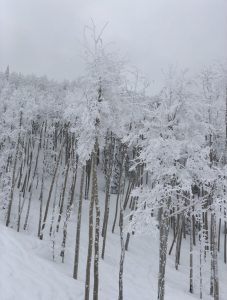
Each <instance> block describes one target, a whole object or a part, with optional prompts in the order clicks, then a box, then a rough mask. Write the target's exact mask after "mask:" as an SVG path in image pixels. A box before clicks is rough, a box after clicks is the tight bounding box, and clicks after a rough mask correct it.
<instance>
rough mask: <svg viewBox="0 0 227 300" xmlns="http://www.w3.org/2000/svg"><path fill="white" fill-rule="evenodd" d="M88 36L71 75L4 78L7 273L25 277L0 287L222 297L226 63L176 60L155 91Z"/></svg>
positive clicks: (80, 295) (99, 295)
mask: <svg viewBox="0 0 227 300" xmlns="http://www.w3.org/2000/svg"><path fill="white" fill-rule="evenodd" d="M88 30H89V34H90V35H91V36H92V43H91V44H89V45H88V44H86V45H85V48H84V58H85V59H84V64H85V72H84V74H83V75H82V76H80V77H79V78H78V79H76V80H74V81H68V80H65V81H62V82H57V81H54V80H49V79H47V78H46V77H38V76H35V75H26V76H25V75H22V74H21V73H16V72H13V70H12V71H11V69H10V67H7V69H6V70H4V71H2V72H0V217H1V232H2V233H1V235H2V239H1V245H0V250H1V253H2V251H3V252H4V251H5V252H7V251H9V253H10V251H14V250H15V251H14V252H15V254H14V255H16V256H12V257H9V258H8V259H6V258H5V259H4V258H3V259H1V260H2V263H3V269H2V270H5V273H6V274H8V275H4V274H5V273H4V272H3V274H2V275H1V276H0V277H1V281H2V280H3V279H2V277H4V276H8V279H7V280H9V278H10V276H14V275H15V274H16V275H15V276H14V277H13V279H12V280H14V282H16V281H19V283H18V287H17V285H16V288H15V286H14V287H12V286H10V284H9V286H8V287H5V285H4V284H3V285H2V284H1V286H3V291H0V293H4V289H5V292H6V293H8V294H7V296H8V298H7V296H6V298H4V299H21V300H24V299H44V300H45V299H46V300H49V299H61V300H64V299H65V300H70V299H78V300H79V299H84V300H89V299H93V300H98V299H107V300H112V299H118V300H123V299H130V300H133V299H135V300H138V299H143V300H145V299H159V300H164V299H166V300H168V299H189V300H190V299H205V300H208V299H214V300H219V299H220V300H224V299H226V297H227V296H226V295H227V289H226V276H227V271H226V270H227V267H226V262H227V253H226V252H227V249H226V247H227V202H226V199H227V198H226V197H227V181H226V176H227V68H226V64H225V63H224V62H223V63H215V64H212V65H210V66H206V67H204V68H203V69H201V70H200V71H199V72H198V73H195V74H192V73H191V72H189V71H188V70H183V71H181V70H178V69H177V68H175V67H170V68H169V69H168V70H167V71H166V72H165V74H164V75H163V77H164V78H163V85H162V87H161V88H160V90H159V91H158V92H157V93H155V94H153V95H151V93H150V92H149V91H150V84H149V80H148V79H147V78H145V77H144V76H143V75H142V74H141V73H140V72H139V71H138V70H137V69H136V68H134V67H131V66H129V64H128V62H127V61H125V60H124V59H123V58H121V56H120V55H119V53H117V52H113V51H111V50H109V48H108V47H106V46H105V45H104V43H103V40H102V36H101V34H99V33H98V34H97V32H96V30H95V27H91V28H89V29H88ZM7 236H9V238H8V239H7V238H6V237H7ZM13 239H14V240H15V241H14V242H13ZM20 239H21V240H22V241H23V242H22V244H19V242H17V241H19V240H20ZM4 241H5V242H4ZM7 245H8V246H7ZM7 247H8V248H7ZM23 247H25V248H23ZM11 248H12V249H11ZM4 249H5V250H4ZM7 249H8V250H7ZM13 249H14V250H13ZM25 249H27V250H25ZM28 249H29V250H28ZM26 251H27V252H26ZM32 251H33V252H32ZM14 252H13V253H14ZM31 253H33V254H31ZM32 255H36V256H38V257H39V259H35V258H34V257H33V256H32ZM19 256H21V257H19ZM1 257H2V255H1ZM19 258H20V259H19ZM11 260H12V261H13V263H11ZM4 261H5V264H4ZM33 263H34V266H33V267H32V266H31V265H32V264H33ZM45 263H46V265H47V266H46V267H44V265H45ZM17 264H18V265H17ZM39 264H40V266H39ZM141 264H143V265H142V267H141ZM145 266H146V267H147V266H148V267H149V270H148V269H147V271H146V274H145V273H143V270H142V269H143V268H145ZM10 268H11V269H10ZM23 268H24V271H23ZM26 268H33V269H31V270H30V269H29V270H30V271H29V272H31V274H30V275H29V276H27V275H26ZM9 269H10V270H11V271H10V270H9ZM17 269H20V271H18V270H17ZM52 269H53V273H52V271H51V270H52ZM7 270H8V271H7ZM14 272H15V273H14ZM17 272H19V273H17ZM23 272H25V274H24V273H23ZM42 273H43V276H44V274H46V277H45V278H46V279H45V281H46V284H45V286H44V285H41V283H40V280H41V278H40V276H42ZM58 273H61V276H62V277H57V274H58ZM12 274H14V275H12ZM62 274H63V275H62ZM20 276H22V280H21V281H20V280H19V279H18V278H19V277H20ZM23 276H24V277H23ZM26 276H27V277H28V278H27V277H26ZM59 276H60V275H59ZM63 276H64V278H63ZM145 277H146V278H145ZM130 280H131V282H132V284H130ZM3 281H4V280H3ZM33 281H34V282H33ZM67 281H68V282H70V286H69V285H67V284H68V283H66V282H67ZM26 282H31V286H29V283H28V284H27V283H26ZM43 284H44V283H43ZM51 285H52V289H53V291H56V294H48V293H49V292H48V286H51ZM61 285H62V288H61ZM1 286H0V289H1ZM149 286H150V287H149ZM37 289H40V290H42V291H43V295H44V296H40V298H39V296H38V295H39V294H36V290H37ZM64 289H65V291H67V293H65V294H64V293H63V292H64V291H63V290H64ZM11 290H14V292H15V293H21V294H18V295H22V296H18V298H15V294H10V293H11ZM23 290H25V294H23V293H24V291H23ZM26 290H27V291H26ZM29 290H30V292H29ZM178 290H179V291H180V292H179V295H178V294H177V293H178ZM142 291H144V294H143V293H142ZM29 293H30V294H29ZM1 295H2V294H1ZM13 295H14V296H13ZM23 295H24V296H23ZM26 295H30V296H28V297H30V298H26ZM31 295H34V298H31V297H32V296H31ZM53 295H55V296H53ZM73 295H74V296H73ZM0 298H1V297H0ZM1 299H2V298H1Z"/></svg>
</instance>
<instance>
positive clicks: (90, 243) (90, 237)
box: [84, 161, 95, 300]
mask: <svg viewBox="0 0 227 300" xmlns="http://www.w3.org/2000/svg"><path fill="white" fill-rule="evenodd" d="M93 163H95V162H94V161H93V162H92V164H93ZM92 176H93V174H92ZM93 210H94V185H93V184H92V192H91V200H90V205H89V230H88V253H87V266H86V279H85V297H84V300H89V293H90V273H91V260H92V246H93Z"/></svg>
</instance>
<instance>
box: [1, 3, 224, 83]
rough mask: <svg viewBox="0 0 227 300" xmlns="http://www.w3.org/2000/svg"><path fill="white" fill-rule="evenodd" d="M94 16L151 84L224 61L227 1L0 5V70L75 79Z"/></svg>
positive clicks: (58, 78) (105, 35)
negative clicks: (173, 70)
mask: <svg viewBox="0 0 227 300" xmlns="http://www.w3.org/2000/svg"><path fill="white" fill-rule="evenodd" d="M90 18H93V19H94V21H95V23H96V24H97V27H99V28H101V27H102V26H103V25H104V23H105V22H106V21H108V22H109V25H108V27H107V28H106V30H105V32H104V40H106V41H107V42H109V41H114V42H115V43H116V45H117V48H119V49H120V50H121V53H122V54H124V55H127V56H128V57H129V60H130V62H131V64H132V65H136V66H137V67H138V68H139V69H141V71H142V72H144V73H145V74H146V75H147V76H148V77H149V79H150V80H153V79H155V80H156V81H158V80H159V78H160V76H161V71H162V69H166V68H167V67H168V66H169V65H171V64H173V65H178V66H179V67H180V68H184V67H189V68H190V69H192V70H193V71H194V70H195V71H196V70H197V69H199V68H201V67H202V66H203V65H206V64H210V63H211V62H212V61H214V60H224V59H226V57H227V0H0V70H4V69H5V68H6V66H7V65H8V64H9V65H10V68H11V70H15V71H19V72H22V73H25V74H29V73H35V74H37V75H44V74H46V75H47V76H48V77H50V78H55V79H57V80H62V79H64V78H66V79H75V78H76V77H77V76H78V75H80V74H81V72H82V69H83V61H82V58H81V53H82V46H81V41H82V40H83V28H84V25H86V24H89V22H90Z"/></svg>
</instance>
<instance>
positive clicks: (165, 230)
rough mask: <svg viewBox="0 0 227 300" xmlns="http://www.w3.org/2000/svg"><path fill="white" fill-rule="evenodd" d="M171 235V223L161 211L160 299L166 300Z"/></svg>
mask: <svg viewBox="0 0 227 300" xmlns="http://www.w3.org/2000/svg"><path fill="white" fill-rule="evenodd" d="M168 234H169V221H168V218H167V213H166V212H164V213H163V209H162V208H161V211H160V245H159V277H158V299H159V300H164V296H165V269H166V256H167V243H168Z"/></svg>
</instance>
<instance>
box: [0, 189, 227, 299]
mask: <svg viewBox="0 0 227 300" xmlns="http://www.w3.org/2000/svg"><path fill="white" fill-rule="evenodd" d="M100 196H101V197H100V200H101V202H102V201H104V200H103V199H104V193H103V192H100ZM114 205H115V196H112V197H111V210H110V212H111V214H110V224H111V225H112V220H113V213H114ZM88 206H89V201H86V200H84V203H83V216H82V233H81V247H80V263H79V278H78V280H74V279H72V269H73V258H74V247H75V229H76V225H75V224H76V223H75V221H76V209H75V211H74V213H73V215H72V218H71V220H70V224H69V233H68V241H67V245H66V257H65V263H64V264H62V263H61V259H60V256H59V253H60V246H59V245H60V241H61V238H62V235H61V233H59V235H58V237H57V240H56V248H55V257H56V259H55V261H54V262H53V260H52V243H51V241H50V240H48V238H47V237H46V238H45V240H43V241H40V240H39V239H38V238H37V237H34V231H33V236H32V233H31V232H30V231H29V230H28V231H27V232H22V233H17V232H15V230H12V229H8V228H6V227H5V226H4V225H1V227H0V230H1V234H0V261H1V271H0V295H1V297H0V299H1V300H27V299H29V300H58V299H59V300H71V299H78V300H80V299H84V297H83V295H84V279H85V268H86V255H87V233H88V226H87V223H88V222H87V220H88ZM101 206H102V205H101ZM35 212H36V207H35V206H33V212H32V214H33V215H35ZM111 225H109V232H108V237H107V245H106V255H105V260H104V261H102V260H101V259H100V300H113V299H117V297H118V270H119V258H120V239H119V234H118V229H117V230H116V233H114V234H112V233H111V232H110V229H111ZM31 228H32V227H30V230H31ZM32 229H33V228H32ZM58 239H59V241H58ZM101 241H102V239H101ZM101 241H100V242H101ZM100 246H101V243H100ZM188 247H189V245H188V242H187V241H184V242H183V248H184V249H183V251H182V253H189V252H188V249H189V248H188ZM173 253H174V252H173ZM196 257H197V256H196V251H195V264H196V263H197V262H196ZM188 265H189V257H184V256H182V258H181V265H180V268H179V271H176V270H175V269H174V256H173V255H172V256H170V257H168V267H167V273H166V300H177V299H183V300H193V299H199V288H198V278H197V277H196V276H197V275H196V274H195V294H194V295H191V294H190V293H189V292H188V288H189V278H188V276H189V272H188ZM222 267H223V265H222ZM224 267H225V266H224ZM220 273H221V274H220V286H221V291H220V294H221V297H220V300H225V299H226V297H225V295H226V293H227V291H226V287H225V284H224V282H225V278H227V270H226V269H223V268H222V270H221V272H220ZM157 276H158V236H157V237H154V236H137V237H132V239H131V240H130V244H129V251H128V252H127V253H126V258H125V266H124V299H126V300H150V299H156V298H157ZM91 282H93V280H92V277H91ZM204 286H205V289H206V293H207V294H204V299H206V300H209V299H212V298H211V297H210V296H209V295H208V292H209V281H208V279H207V282H206V281H204ZM91 294H92V290H91ZM91 298H92V296H91Z"/></svg>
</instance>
